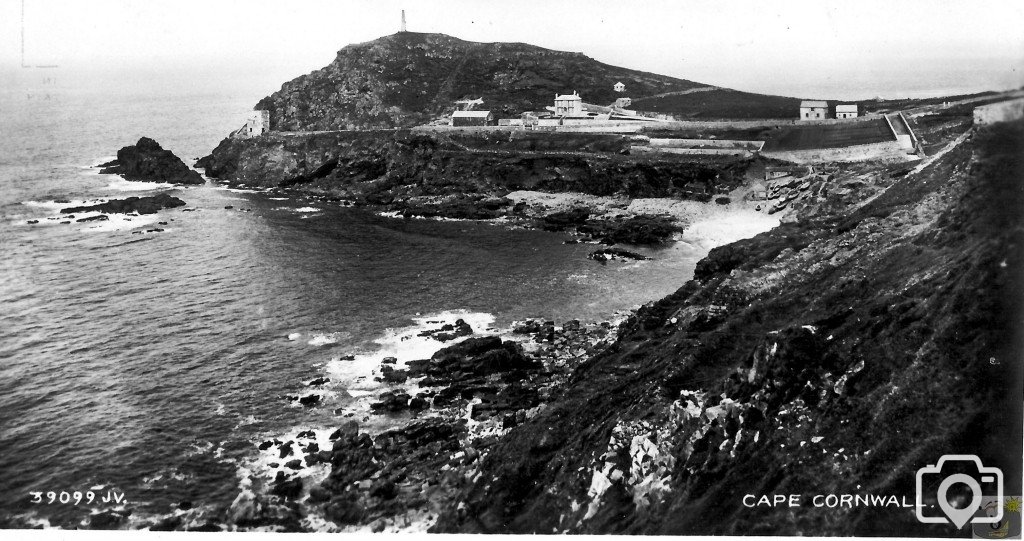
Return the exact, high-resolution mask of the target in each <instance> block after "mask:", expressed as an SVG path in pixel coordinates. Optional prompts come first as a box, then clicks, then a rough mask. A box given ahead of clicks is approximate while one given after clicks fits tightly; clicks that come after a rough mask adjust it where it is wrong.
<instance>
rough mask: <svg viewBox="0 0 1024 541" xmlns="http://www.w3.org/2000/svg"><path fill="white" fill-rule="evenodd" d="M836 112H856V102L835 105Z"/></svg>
mask: <svg viewBox="0 0 1024 541" xmlns="http://www.w3.org/2000/svg"><path fill="white" fill-rule="evenodd" d="M836 112H837V113H856V112H857V104H856V103H853V104H843V105H836Z"/></svg>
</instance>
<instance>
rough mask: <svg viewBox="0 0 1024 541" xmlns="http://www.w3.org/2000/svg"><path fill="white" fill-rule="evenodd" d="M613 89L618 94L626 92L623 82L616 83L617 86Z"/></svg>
mask: <svg viewBox="0 0 1024 541" xmlns="http://www.w3.org/2000/svg"><path fill="white" fill-rule="evenodd" d="M612 88H614V89H615V91H616V92H625V91H626V85H624V84H622V81H619V82H617V83H615V86H613V87H612Z"/></svg>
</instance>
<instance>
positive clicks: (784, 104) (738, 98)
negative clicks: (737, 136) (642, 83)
mask: <svg viewBox="0 0 1024 541" xmlns="http://www.w3.org/2000/svg"><path fill="white" fill-rule="evenodd" d="M631 108H633V109H637V110H640V111H652V112H657V113H666V114H672V115H676V116H678V117H679V119H680V120H684V119H692V120H714V119H726V118H727V119H747V118H796V116H797V114H798V113H799V111H800V100H799V99H797V98H787V97H785V96H771V95H767V94H753V93H750V92H740V91H739V90H730V89H728V88H716V89H714V90H708V91H704V92H691V93H687V94H675V95H668V96H659V97H652V98H644V97H638V98H634V99H633V104H632V105H631Z"/></svg>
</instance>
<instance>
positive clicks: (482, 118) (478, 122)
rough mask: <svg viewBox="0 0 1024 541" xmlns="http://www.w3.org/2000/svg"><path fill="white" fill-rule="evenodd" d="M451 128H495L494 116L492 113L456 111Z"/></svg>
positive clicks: (453, 114)
mask: <svg viewBox="0 0 1024 541" xmlns="http://www.w3.org/2000/svg"><path fill="white" fill-rule="evenodd" d="M450 125H451V126H493V125H494V115H493V114H492V113H491V112H490V111H455V112H454V113H452V120H451V124H450Z"/></svg>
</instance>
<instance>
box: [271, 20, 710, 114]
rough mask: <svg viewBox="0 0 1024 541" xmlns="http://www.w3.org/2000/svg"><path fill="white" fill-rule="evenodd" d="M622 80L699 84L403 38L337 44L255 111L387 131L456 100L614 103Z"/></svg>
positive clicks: (666, 88)
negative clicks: (321, 63)
mask: <svg viewBox="0 0 1024 541" xmlns="http://www.w3.org/2000/svg"><path fill="white" fill-rule="evenodd" d="M619 81H621V82H623V83H625V84H626V88H627V91H628V94H629V95H631V96H645V95H653V94H659V93H664V92H674V91H680V90H686V89H689V88H694V87H697V86H701V85H699V84H698V83H694V82H692V81H687V80H683V79H677V78H674V77H667V76H663V75H655V74H652V73H646V72H642V71H637V70H631V69H627V68H621V67H616V66H610V65H608V64H604V63H601V62H598V61H596V60H594V59H592V58H589V57H587V56H585V55H583V54H580V53H570V52H563V51H553V50H550V49H544V48H541V47H536V46H533V45H528V44H525V43H476V42H470V41H463V40H460V39H457V38H453V37H451V36H446V35H444V34H423V33H416V32H404V33H398V34H393V35H390V36H385V37H382V38H380V39H377V40H374V41H370V42H366V43H360V44H356V45H349V46H347V47H345V48H343V49H342V50H340V51H338V55H337V57H336V58H335V60H334V61H333V62H331V64H330V65H328V66H326V67H324V68H323V69H320V70H317V71H314V72H312V73H310V74H308V75H304V76H301V77H298V78H296V79H294V80H292V81H289V82H287V83H285V84H284V85H283V86H282V87H281V90H280V91H278V92H275V93H274V94H272V95H271V96H268V97H266V98H264V99H263V100H261V101H260V102H259V103H258V104H257V106H256V107H257V108H258V109H269V110H270V116H271V125H272V126H273V127H274V129H275V130H330V129H345V128H390V127H402V126H413V125H416V124H421V123H424V122H427V121H429V120H431V119H433V118H436V117H437V116H439V115H442V114H446V113H447V112H450V111H452V110H453V109H454V101H455V100H458V99H462V98H483V100H484V105H483V107H482V108H484V109H491V110H494V111H495V112H496V113H497V114H498V116H513V115H518V114H519V113H521V112H523V111H529V110H543V107H544V106H546V105H552V104H553V98H554V96H555V94H556V93H558V94H560V93H569V92H573V91H577V92H579V93H580V94H581V95H582V96H584V98H585V99H586V100H587V101H588V102H590V103H597V104H601V103H611V102H612V101H614V100H615V98H616V97H617V95H616V94H615V92H614V90H613V89H612V86H613V85H614V84H615V83H616V82H619Z"/></svg>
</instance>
